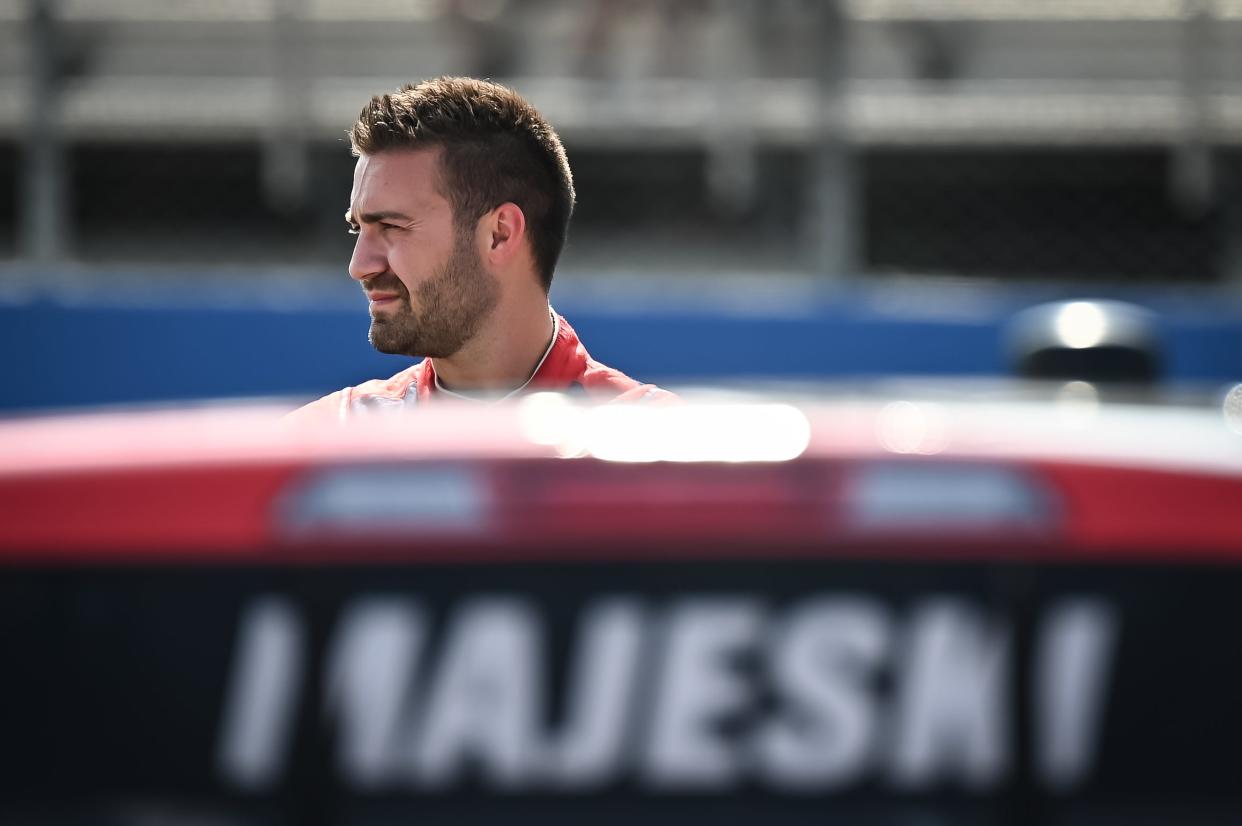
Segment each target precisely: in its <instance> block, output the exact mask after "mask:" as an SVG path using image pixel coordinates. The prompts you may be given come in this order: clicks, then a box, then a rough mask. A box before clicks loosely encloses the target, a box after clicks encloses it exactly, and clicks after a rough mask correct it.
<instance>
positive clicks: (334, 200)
mask: <svg viewBox="0 0 1242 826" xmlns="http://www.w3.org/2000/svg"><path fill="white" fill-rule="evenodd" d="M445 73H472V74H485V75H489V76H493V77H496V78H497V79H501V80H503V81H506V82H509V83H511V84H512V85H514V86H515V87H516V88H518V89H519V90H521V91H522V92H523V93H525V94H526V95H527V96H528V97H530V98H531V99H532V100H533V101H534V102H535V103H536V104H537V105H538V106H540V107H541V109H542V110H544V111H545V112H546V114H547V115H548V117H549V118H550V120H551V121H552V122H553V123H555V124H557V125H558V127H559V129H560V130H561V132H562V134H563V136H564V138H565V140H566V143H567V145H568V147H569V150H570V152H571V156H572V159H573V161H574V164H575V169H576V171H577V174H578V177H579V190H580V194H581V207H580V212H579V219H578V221H577V223H576V225H575V232H574V243H573V245H572V246H571V249H570V251H569V256H568V259H567V262H566V266H567V267H569V268H571V269H573V270H574V271H575V272H581V273H593V272H608V273H615V272H616V271H618V270H633V271H636V272H640V273H644V272H646V273H650V272H660V273H666V272H669V271H677V272H682V273H685V272H694V271H701V272H718V271H720V270H721V269H731V270H742V271H749V272H763V273H773V272H785V273H801V274H808V273H814V274H821V275H831V276H836V277H849V276H858V275H867V274H883V273H913V274H927V273H939V274H951V275H963V274H964V275H974V276H982V277H990V278H998V279H1003V278H1014V277H1019V278H1057V279H1061V280H1070V281H1076V280H1086V281H1089V282H1094V283H1099V282H1101V281H1122V280H1134V279H1143V280H1145V281H1149V282H1161V281H1165V280H1174V281H1177V282H1180V283H1185V282H1188V281H1195V282H1208V283H1219V282H1227V281H1231V280H1235V279H1237V278H1238V277H1239V272H1240V271H1242V260H1240V255H1242V253H1239V251H1238V250H1239V248H1240V247H1242V244H1240V243H1239V242H1238V240H1237V238H1238V236H1239V234H1242V230H1239V227H1240V226H1242V219H1240V218H1239V215H1238V207H1237V206H1235V205H1234V202H1236V200H1237V197H1236V195H1237V191H1238V189H1239V186H1240V184H1239V174H1240V172H1239V169H1238V166H1239V148H1240V144H1242V3H1240V2H1238V0H1043V1H1042V2H1039V3H1030V2H1018V0H922V1H920V2H915V1H914V0H848V1H847V2H841V3H827V2H815V1H814V0H784V1H783V2H770V3H761V2H755V0H715V2H707V1H706V0H701V1H699V2H687V0H663V2H633V1H632V2H610V1H609V0H600V1H599V2H589V3H560V2H550V1H549V0H525V1H524V2H516V1H515V0H509V2H506V0H452V2H450V0H410V1H409V2H395V1H394V0H365V1H364V0H352V1H351V0H228V1H227V2H209V1H208V0H31V2H26V0H6V1H5V2H0V184H2V185H3V187H4V189H5V190H6V191H8V192H10V193H12V195H11V196H10V197H9V198H8V199H7V200H6V201H5V202H0V217H2V218H3V226H2V228H0V256H2V257H3V258H5V259H8V260H10V261H15V260H24V261H30V260H38V261H42V262H43V263H53V264H54V263H57V262H61V263H63V262H65V261H83V262H86V263H88V264H89V263H113V264H115V263H126V264H127V263H147V264H151V263H158V264H169V263H172V264H176V265H217V264H229V263H231V264H245V265H254V264H256V263H268V264H295V265H298V266H299V267H301V268H302V269H303V270H305V271H306V272H323V273H327V272H338V271H339V262H340V261H341V260H342V250H343V249H344V248H345V244H346V242H345V241H344V239H339V238H337V237H336V236H337V234H338V229H337V228H338V226H339V223H340V221H339V216H340V211H341V209H340V207H341V205H342V202H343V198H344V195H343V191H344V187H345V183H344V182H346V181H347V180H348V177H347V176H348V169H349V161H348V158H347V153H346V152H345V148H344V144H343V142H342V134H343V130H344V128H345V127H346V126H347V125H348V124H349V122H350V121H351V119H352V117H353V115H354V114H355V113H356V111H357V109H358V108H359V107H360V105H361V103H362V102H363V101H365V99H366V98H367V97H368V96H369V95H370V94H372V93H374V92H377V91H381V90H385V89H389V88H393V87H395V86H396V85H398V84H399V83H401V82H405V81H408V80H412V79H418V78H421V77H426V76H432V75H437V74H445ZM34 100H39V101H43V102H44V103H43V105H38V106H36V105H33V103H32V101H34ZM24 156H29V158H30V159H32V161H24V160H21V158H22V157H24ZM19 191H20V192H24V193H26V194H25V195H23V196H22V197H20V198H19V197H18V196H17V193H18V192H19ZM171 193H181V194H183V195H184V196H186V198H187V200H189V201H191V202H192V203H191V204H180V205H175V206H174V205H173V204H170V203H169V198H170V194H171ZM19 203H22V204H31V205H34V204H42V205H43V206H42V207H35V206H30V207H29V208H20V209H19V207H18V204H19ZM1084 227H1090V228H1091V231H1090V232H1086V231H1084ZM636 239H642V242H643V243H642V245H641V250H639V251H636V249H635V247H636V244H635V240H636Z"/></svg>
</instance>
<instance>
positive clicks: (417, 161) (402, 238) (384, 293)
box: [346, 149, 500, 358]
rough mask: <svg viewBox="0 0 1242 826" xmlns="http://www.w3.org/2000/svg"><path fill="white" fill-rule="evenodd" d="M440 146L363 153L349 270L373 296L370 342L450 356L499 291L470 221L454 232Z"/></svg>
mask: <svg viewBox="0 0 1242 826" xmlns="http://www.w3.org/2000/svg"><path fill="white" fill-rule="evenodd" d="M439 154H440V153H439V150H435V149H422V150H395V151H389V152H381V153H379V154H376V155H363V156H362V157H360V158H359V159H358V164H357V166H356V167H355V169H354V186H353V192H352V193H351V194H350V201H349V213H348V214H347V215H346V220H348V221H350V223H351V228H352V229H354V230H356V231H357V234H358V240H357V243H355V244H354V254H353V257H352V258H351V259H350V262H349V274H350V276H351V277H352V278H354V279H355V280H357V281H358V282H360V283H361V284H362V288H363V290H365V291H366V293H367V297H368V299H369V300H370V309H371V332H370V340H371V344H372V346H374V347H375V349H376V350H379V351H380V352H382V353H394V354H400V355H407V356H430V357H432V358H447V357H448V356H452V355H453V354H455V353H456V352H457V351H459V350H460V349H461V348H462V346H463V345H464V344H465V343H466V342H467V341H469V340H470V339H471V338H473V337H474V335H475V334H476V333H478V331H479V329H480V328H481V327H482V325H483V323H484V322H485V321H486V319H487V317H488V315H489V314H490V313H491V311H492V309H493V308H494V307H495V306H496V302H497V300H498V297H499V291H500V288H499V285H498V283H497V282H496V279H495V277H494V276H493V275H492V274H491V273H490V272H487V270H486V269H485V267H484V265H483V261H482V259H481V257H480V256H479V251H478V249H477V247H476V246H475V235H474V232H473V231H472V228H471V229H469V230H465V231H462V232H457V231H456V229H455V227H454V225H453V209H452V205H451V204H450V203H449V202H448V200H447V199H446V198H444V197H443V196H442V195H440V193H439V192H438V191H437V190H436V182H437V180H438V179H437V177H436V176H437V175H438V174H439V173H438V166H439Z"/></svg>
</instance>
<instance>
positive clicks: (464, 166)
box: [349, 77, 575, 291]
mask: <svg viewBox="0 0 1242 826" xmlns="http://www.w3.org/2000/svg"><path fill="white" fill-rule="evenodd" d="M349 139H350V143H352V144H353V151H354V154H355V155H373V154H376V153H379V152H384V151H385V150H390V149H422V148H435V147H439V148H441V151H442V154H441V156H440V181H439V184H438V185H439V188H440V190H441V194H442V195H444V197H445V198H446V199H447V200H448V201H449V203H450V204H452V206H453V220H454V222H455V224H456V226H457V227H458V229H462V228H464V227H472V226H473V225H474V223H475V222H476V221H478V220H479V218H480V217H482V216H483V215H484V214H486V213H487V212H488V211H489V210H492V209H495V208H496V207H498V206H500V205H501V204H503V203H506V202H510V201H511V202H513V203H515V204H517V205H518V206H519V207H520V208H521V210H522V213H523V214H524V215H525V216H526V226H527V231H528V234H529V237H530V245H531V254H532V257H533V258H534V262H535V268H536V269H537V270H538V272H539V277H540V279H541V281H542V282H543V288H544V290H545V291H546V290H547V289H548V288H550V287H551V285H552V272H553V270H555V269H556V262H557V259H558V258H559V257H560V254H561V250H562V249H563V248H564V246H565V237H566V235H567V233H568V231H569V217H570V215H571V214H572V213H573V209H574V197H575V196H574V182H573V176H572V174H571V173H570V171H569V160H568V159H567V158H566V157H565V148H564V147H563V146H562V145H561V139H560V138H559V137H557V135H556V132H555V131H554V130H553V129H552V126H551V125H550V124H549V123H548V122H547V121H546V120H544V119H543V116H542V115H540V114H539V112H538V111H536V110H535V107H534V106H531V105H530V103H528V102H527V101H526V99H525V98H523V97H522V96H521V95H519V94H518V93H517V92H515V91H513V90H512V89H509V88H507V87H505V86H501V85H500V84H498V83H492V82H490V81H486V80H477V79H475V78H468V77H441V78H436V79H435V80H427V81H424V82H422V83H419V84H418V85H417V86H414V85H410V84H407V85H405V86H402V87H401V88H400V89H399V90H397V91H396V92H393V93H392V94H386V95H376V96H375V97H373V98H371V101H370V102H369V103H368V104H367V105H366V106H364V107H363V109H362V114H360V115H359V116H358V121H357V122H356V123H355V124H354V126H353V128H352V129H351V130H350V131H349Z"/></svg>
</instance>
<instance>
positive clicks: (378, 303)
mask: <svg viewBox="0 0 1242 826" xmlns="http://www.w3.org/2000/svg"><path fill="white" fill-rule="evenodd" d="M400 297H401V296H400V295H399V294H397V293H389V292H383V291H382V290H376V291H375V292H370V293H367V300H368V301H369V302H371V306H372V307H382V306H384V305H386V304H391V303H393V302H394V301H396V300H397V299H399V298H400Z"/></svg>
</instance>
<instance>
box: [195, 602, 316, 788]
mask: <svg viewBox="0 0 1242 826" xmlns="http://www.w3.org/2000/svg"><path fill="white" fill-rule="evenodd" d="M304 636H305V634H304V631H303V628H302V620H301V617H299V616H298V614H297V613H296V612H295V611H294V609H293V607H292V606H291V605H290V604H289V602H288V600H285V599H281V598H280V597H275V596H266V597H260V598H258V599H256V600H255V601H254V602H252V603H251V604H250V606H249V608H248V609H247V610H246V613H245V614H244V615H242V619H241V623H240V624H239V628H238V634H237V640H238V643H237V644H238V651H237V659H236V660H235V661H234V662H233V669H232V679H231V681H230V683H229V688H228V694H227V695H226V697H227V699H226V700H225V704H224V715H223V721H222V733H221V737H220V747H219V750H218V752H217V754H216V759H217V762H218V765H219V767H220V771H221V772H222V773H223V774H224V776H225V777H227V778H229V779H230V780H231V781H232V782H233V783H235V784H237V785H238V786H240V787H242V788H245V789H249V790H252V791H258V790H261V789H265V788H267V787H269V786H271V784H272V783H273V782H275V781H276V780H277V779H279V777H280V775H281V773H282V772H283V770H284V764H285V756H286V754H287V752H288V744H289V735H290V728H291V725H292V723H293V718H294V714H295V712H296V711H297V707H298V704H297V689H298V686H299V684H300V683H301V680H302V668H303V663H302V658H303V646H304Z"/></svg>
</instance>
